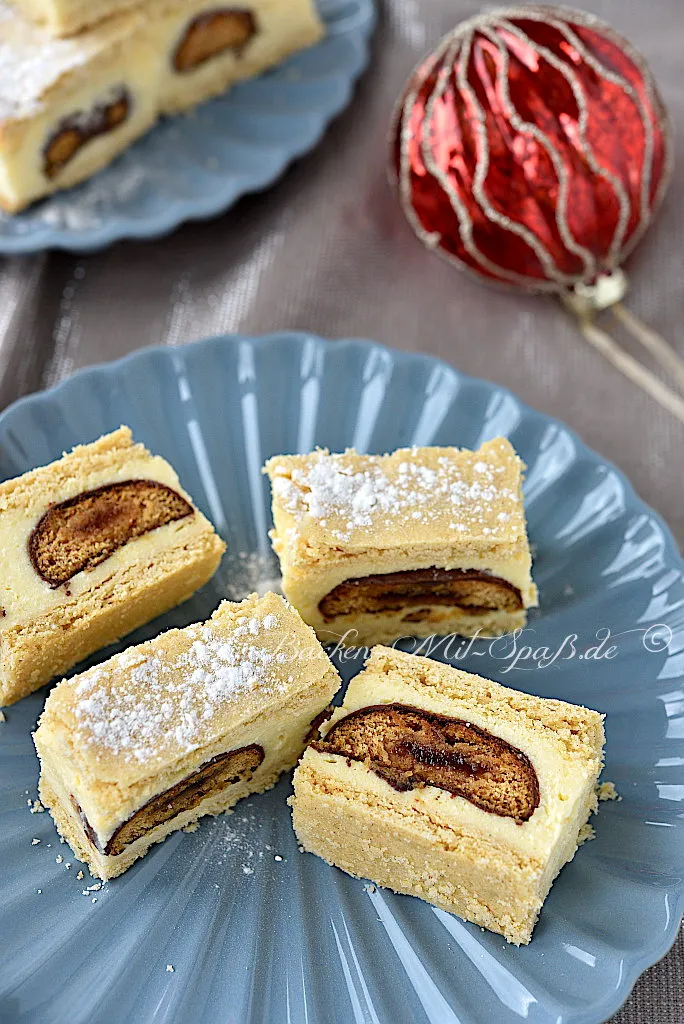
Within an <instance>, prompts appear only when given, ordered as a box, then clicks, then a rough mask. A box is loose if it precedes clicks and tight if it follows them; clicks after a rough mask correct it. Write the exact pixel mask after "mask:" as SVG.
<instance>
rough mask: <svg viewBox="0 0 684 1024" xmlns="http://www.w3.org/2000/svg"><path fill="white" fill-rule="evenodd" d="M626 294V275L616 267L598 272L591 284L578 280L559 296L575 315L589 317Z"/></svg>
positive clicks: (607, 307)
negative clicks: (601, 272) (604, 271)
mask: <svg viewBox="0 0 684 1024" xmlns="http://www.w3.org/2000/svg"><path fill="white" fill-rule="evenodd" d="M626 294H627V276H626V275H625V273H624V271H622V270H620V268H619V267H617V268H616V269H615V270H612V271H608V272H606V273H604V274H599V275H598V277H597V278H596V280H595V281H594V282H593V283H592V284H584V283H583V282H581V281H578V283H577V284H575V285H573V286H572V288H568V290H567V291H566V292H563V293H562V295H561V298H562V299H563V304H564V305H565V306H566V308H567V309H569V310H571V311H572V312H573V313H575V314H576V316H579V317H582V318H585V319H586V318H588V319H591V317H592V316H593V315H594V313H599V312H600V311H601V310H602V309H609V307H610V306H614V305H615V303H616V302H620V301H621V300H622V299H624V297H625V295H626Z"/></svg>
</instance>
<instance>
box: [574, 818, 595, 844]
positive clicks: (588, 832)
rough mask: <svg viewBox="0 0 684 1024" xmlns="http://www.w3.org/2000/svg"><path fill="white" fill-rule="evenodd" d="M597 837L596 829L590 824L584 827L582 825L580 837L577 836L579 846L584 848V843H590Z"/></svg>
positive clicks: (587, 823)
mask: <svg viewBox="0 0 684 1024" xmlns="http://www.w3.org/2000/svg"><path fill="white" fill-rule="evenodd" d="M595 837H596V830H595V829H594V826H593V825H590V824H589V822H586V823H585V824H584V825H582V828H581V829H580V830H579V835H578V836H577V845H578V846H582V844H583V843H589V842H591V840H592V839H594V838H595Z"/></svg>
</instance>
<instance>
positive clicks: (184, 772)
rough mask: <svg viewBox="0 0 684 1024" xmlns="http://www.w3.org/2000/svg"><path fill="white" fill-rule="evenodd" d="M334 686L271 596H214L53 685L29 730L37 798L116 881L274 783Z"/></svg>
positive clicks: (294, 618) (295, 618)
mask: <svg viewBox="0 0 684 1024" xmlns="http://www.w3.org/2000/svg"><path fill="white" fill-rule="evenodd" d="M339 683H340V680H339V677H338V675H337V673H336V672H335V670H334V668H333V666H332V664H331V663H330V661H329V660H328V658H327V657H326V655H325V652H324V651H323V649H322V648H321V646H320V644H319V643H318V641H317V640H316V636H315V634H314V632H313V630H312V629H310V628H309V627H308V626H306V625H305V624H304V623H303V622H302V620H301V618H300V617H299V615H297V613H296V612H295V611H294V610H293V609H292V608H290V607H289V606H288V605H287V604H286V603H285V601H284V600H283V599H282V598H281V597H277V596H276V595H275V594H272V593H268V594H266V595H265V596H264V597H262V598H259V597H258V596H257V595H256V594H253V595H252V596H251V597H249V598H247V599H246V600H245V601H242V602H240V603H238V604H233V603H229V602H227V601H225V602H223V604H221V605H220V607H219V608H218V609H217V611H215V612H214V614H213V615H212V617H211V618H210V619H209V620H208V621H207V622H205V623H203V624H202V623H200V624H197V625H194V626H188V627H187V628H186V629H181V630H178V629H173V630H169V632H167V633H162V634H161V636H158V637H157V638H156V639H155V640H150V641H149V642H148V643H145V644H141V645H140V646H139V647H132V648H129V649H128V650H127V651H125V652H124V653H123V654H119V655H116V656H115V657H114V658H111V659H110V660H109V661H107V662H105V663H104V664H102V665H99V666H97V667H96V668H93V669H90V670H89V671H88V672H84V673H83V674H82V675H80V676H75V677H74V678H72V679H69V680H64V681H63V682H61V683H60V684H59V685H58V686H57V687H55V689H54V690H53V691H52V692H51V694H50V696H49V697H48V699H47V701H46V704H45V711H44V712H43V715H42V717H41V719H40V722H39V726H38V729H37V731H36V733H35V736H34V739H35V744H36V749H37V751H38V755H39V757H40V761H41V774H40V798H41V800H42V802H43V804H45V806H46V807H48V808H49V810H50V813H51V814H52V816H53V818H54V819H55V822H56V824H57V828H58V830H59V832H60V834H61V835H62V836H64V838H65V839H66V840H67V842H68V843H69V844H70V846H71V847H72V849H73V850H74V852H75V853H76V854H77V855H78V856H79V857H80V858H81V859H82V860H85V861H87V863H88V865H89V867H90V870H91V872H92V873H93V874H94V875H96V876H97V877H98V878H113V877H114V876H115V875H119V874H121V872H122V871H125V870H126V869H127V868H128V867H130V865H131V864H132V863H133V862H134V861H135V860H137V858H138V857H142V856H143V855H144V854H145V853H146V852H147V850H148V849H149V847H150V846H151V845H152V844H153V843H158V842H160V841H161V840H162V839H165V838H166V836H167V835H168V834H169V833H170V832H173V831H176V830H177V829H179V828H183V827H185V826H187V825H189V824H191V823H192V822H194V821H196V820H197V818H199V817H200V816H201V815H204V814H218V813H220V812H221V811H225V810H227V809H228V808H229V807H232V806H233V804H234V803H235V802H236V801H237V800H240V799H242V797H244V796H247V795H248V794H249V793H261V792H262V791H263V790H265V789H268V788H269V787H270V786H272V785H273V784H274V783H275V782H276V780H277V779H278V777H279V776H280V774H281V773H282V772H283V771H285V770H286V769H288V768H291V767H292V766H293V765H294V764H295V763H296V761H297V758H298V757H299V755H300V754H301V752H302V750H303V748H304V744H305V742H306V740H307V738H308V736H309V734H310V732H311V728H312V722H313V721H314V719H316V717H317V716H318V715H319V714H320V712H321V711H322V710H323V709H324V708H325V707H326V705H327V704H328V703H329V702H330V700H331V699H332V697H333V695H334V694H335V691H336V690H337V688H338V686H339Z"/></svg>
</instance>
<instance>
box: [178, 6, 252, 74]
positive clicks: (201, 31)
mask: <svg viewBox="0 0 684 1024" xmlns="http://www.w3.org/2000/svg"><path fill="white" fill-rule="evenodd" d="M256 33H257V24H256V19H255V17H254V15H253V14H252V13H251V11H249V10H246V9H245V8H229V7H221V8H218V9H215V10H211V11H205V12H204V13H203V14H198V15H197V17H196V18H193V19H192V20H191V21H190V22H189V23H188V25H187V27H186V29H185V31H184V33H183V35H182V37H181V39H180V41H179V43H178V46H177V47H176V51H175V53H174V56H173V67H174V69H175V70H176V71H177V72H178V73H179V74H184V73H185V72H188V71H194V70H195V68H197V67H199V66H200V65H201V64H204V63H205V62H206V61H208V60H211V58H212V57H218V56H219V54H223V53H227V52H228V51H230V50H232V51H233V52H234V53H235V54H236V55H238V56H239V55H240V54H241V53H242V52H243V50H244V48H245V46H246V45H247V43H249V41H250V40H251V39H252V37H253V36H255V35H256Z"/></svg>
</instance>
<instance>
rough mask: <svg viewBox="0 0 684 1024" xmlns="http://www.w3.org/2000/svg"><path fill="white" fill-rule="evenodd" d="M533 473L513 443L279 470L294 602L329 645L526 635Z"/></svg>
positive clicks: (303, 463)
mask: <svg viewBox="0 0 684 1024" xmlns="http://www.w3.org/2000/svg"><path fill="white" fill-rule="evenodd" d="M523 468H524V467H523V463H522V461H521V460H520V459H519V458H518V456H517V455H516V453H515V451H514V450H513V447H512V446H511V444H510V442H509V441H507V440H506V439H505V438H502V437H500V438H497V439H496V440H494V441H489V442H487V443H486V444H483V445H482V447H481V448H479V449H478V450H477V451H468V450H466V449H459V448H401V449H399V450H398V451H395V452H392V453H391V454H388V455H359V454H358V453H357V452H355V451H353V450H352V449H349V450H347V451H346V452H344V453H343V454H330V453H329V452H328V451H326V450H318V451H315V452H313V453H312V454H310V455H282V456H276V457H275V458H272V459H270V460H269V461H268V462H267V464H266V467H265V469H266V472H267V473H268V475H269V476H270V478H271V482H272V491H273V521H274V530H273V531H272V534H271V537H272V542H273V547H274V550H275V551H276V552H277V554H278V557H279V558H280V565H281V571H282V576H283V592H284V593H285V595H286V596H287V598H288V600H290V601H291V602H292V604H294V606H295V607H296V608H297V609H298V611H299V613H300V615H301V616H302V618H303V619H304V621H305V622H308V623H309V624H310V625H311V626H313V627H314V629H315V630H316V632H317V633H318V635H319V637H320V639H321V640H322V641H323V642H328V641H330V642H336V641H342V642H344V643H347V644H360V645H368V646H371V645H373V644H377V643H390V642H392V641H394V640H396V639H397V638H399V637H402V636H417V637H427V636H431V635H433V634H440V635H445V634H450V633H457V634H462V635H465V636H474V635H476V634H478V633H479V634H480V635H483V636H496V635H498V634H501V633H505V632H508V631H510V630H513V629H516V628H518V627H520V626H523V625H524V624H525V621H526V612H527V609H528V608H530V607H533V606H534V605H536V604H537V590H536V587H535V585H534V583H533V582H532V578H531V556H530V547H529V544H528V540H527V531H526V524H525V512H524V508H523V497H522V474H523Z"/></svg>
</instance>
